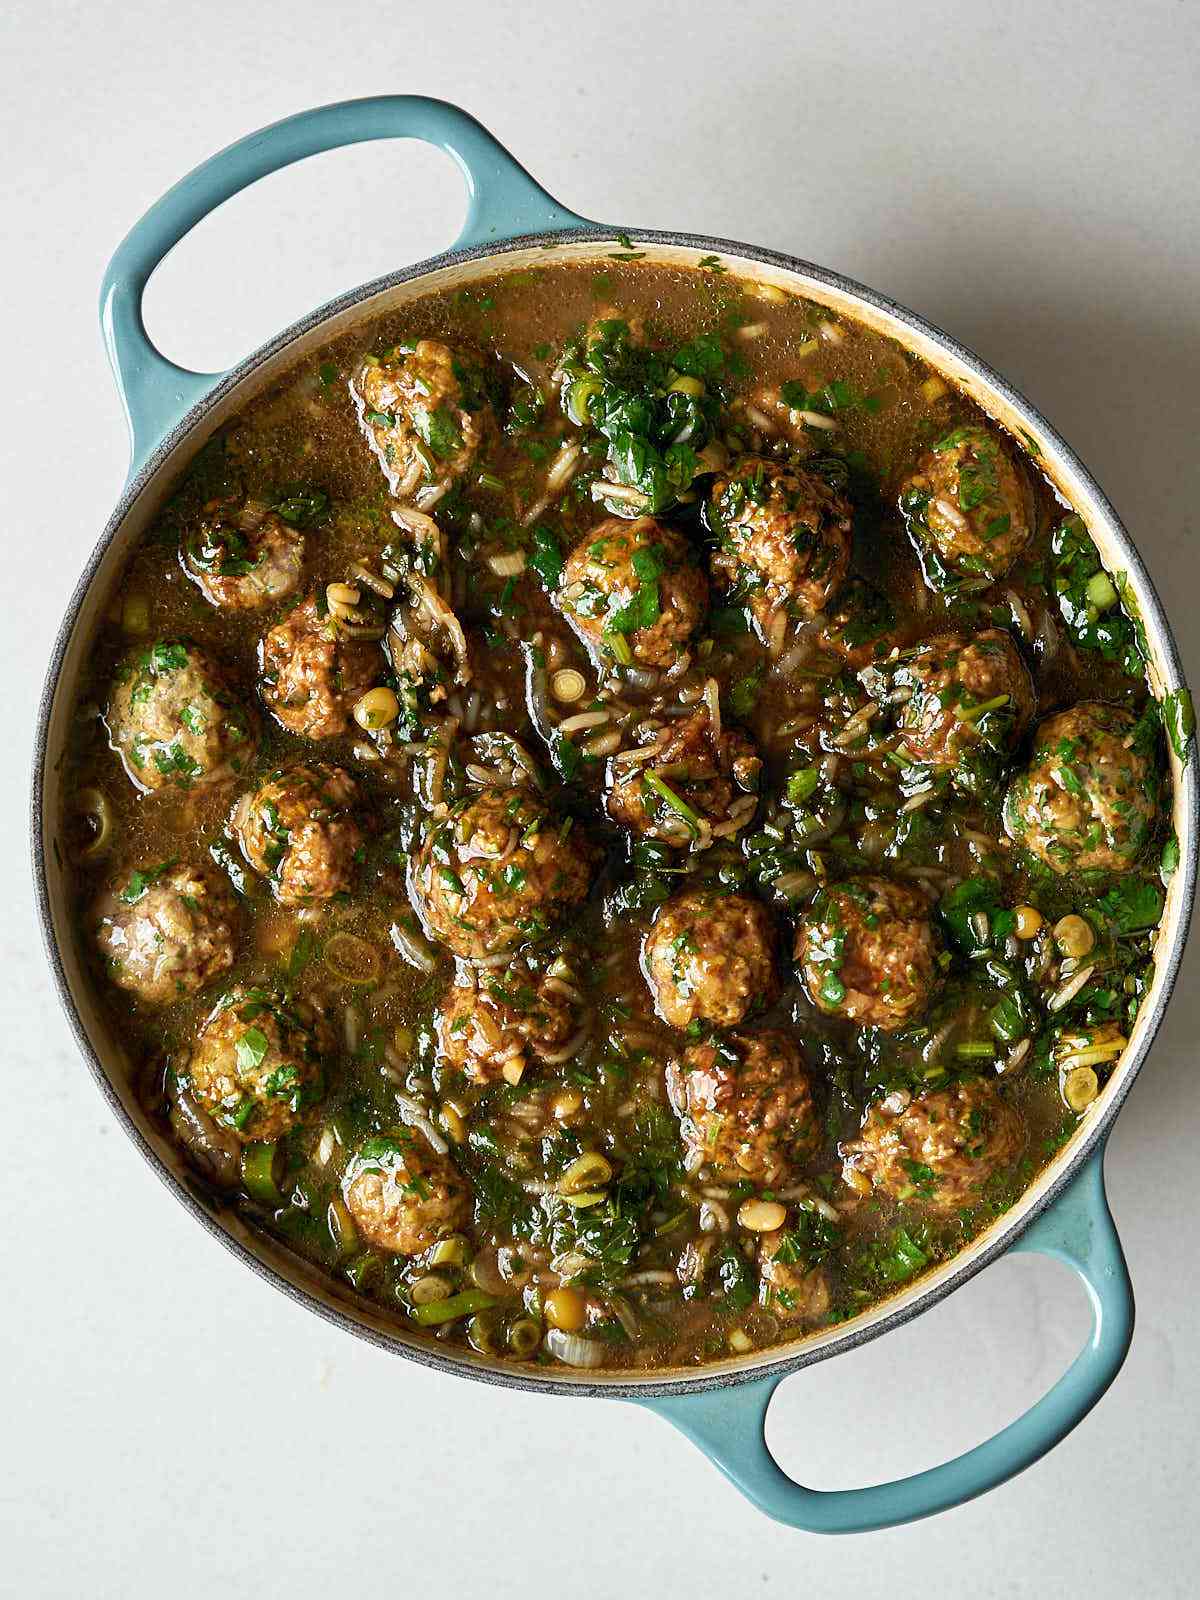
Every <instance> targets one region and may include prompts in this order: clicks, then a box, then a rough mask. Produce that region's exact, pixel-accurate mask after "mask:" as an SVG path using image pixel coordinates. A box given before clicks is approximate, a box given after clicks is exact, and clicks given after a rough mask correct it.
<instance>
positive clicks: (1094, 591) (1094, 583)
mask: <svg viewBox="0 0 1200 1600" xmlns="http://www.w3.org/2000/svg"><path fill="white" fill-rule="evenodd" d="M1084 594H1085V595H1086V596H1087V603H1088V605H1089V606H1095V608H1096V610H1097V611H1110V610H1111V609H1112V607H1113V606H1115V605H1116V603H1117V599H1118V596H1117V591H1116V589H1115V588H1114V587H1113V581H1112V579H1111V578H1110V577H1109V575H1108V573H1107V572H1096V573H1093V574H1092V576H1091V577H1090V578H1089V579H1088V581H1087V588H1086V589H1085V590H1084Z"/></svg>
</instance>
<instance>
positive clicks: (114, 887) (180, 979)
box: [92, 861, 239, 1006]
mask: <svg viewBox="0 0 1200 1600" xmlns="http://www.w3.org/2000/svg"><path fill="white" fill-rule="evenodd" d="M92 914H93V918H94V920H95V927H96V943H97V944H98V945H99V947H100V950H101V953H102V954H103V956H104V958H105V969H106V971H107V973H108V976H109V977H110V978H111V979H112V981H113V983H115V984H116V985H117V987H118V988H120V989H128V990H129V991H130V992H131V993H133V994H135V995H137V997H138V999H139V1000H143V1001H145V1003H146V1004H147V1005H152V1006H163V1005H168V1004H169V1003H170V1002H171V1001H172V1000H177V999H178V998H179V997H180V996H181V995H185V994H191V993H192V992H193V991H194V990H196V989H202V988H203V987H204V985H205V984H206V983H211V982H212V980H213V979H214V978H219V977H220V976H221V974H222V973H223V972H228V971H229V969H230V967H232V965H233V958H234V947H235V944H236V941H237V927H238V920H239V917H238V904H237V899H236V896H235V895H234V893H233V890H232V889H231V888H230V887H229V884H228V882H227V880H226V879H225V878H224V877H223V876H222V874H221V873H220V872H218V871H217V870H216V868H215V867H213V866H211V865H209V863H208V862H201V863H200V864H199V865H192V864H190V863H185V862H171V861H163V862H160V863H158V864H157V865H154V866H148V867H147V866H142V867H135V868H131V869H130V870H128V871H126V872H123V873H121V874H120V875H119V876H118V877H117V878H116V879H115V881H113V882H112V883H110V884H109V885H108V886H107V887H106V888H105V889H104V890H103V892H102V893H101V894H100V896H99V897H98V899H97V901H96V904H95V907H94V910H93V913H92Z"/></svg>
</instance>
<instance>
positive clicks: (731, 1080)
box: [667, 1030, 821, 1188]
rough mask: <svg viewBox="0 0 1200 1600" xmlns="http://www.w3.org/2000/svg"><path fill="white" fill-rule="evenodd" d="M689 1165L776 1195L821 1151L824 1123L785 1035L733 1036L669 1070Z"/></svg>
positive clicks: (703, 1046)
mask: <svg viewBox="0 0 1200 1600" xmlns="http://www.w3.org/2000/svg"><path fill="white" fill-rule="evenodd" d="M667 1092H668V1093H669V1095H670V1097H671V1104H672V1105H673V1106H674V1107H675V1110H676V1113H677V1114H678V1116H679V1118H680V1123H681V1128H682V1133H683V1141H684V1148H685V1154H684V1166H685V1167H686V1168H687V1170H688V1171H689V1172H695V1171H697V1170H698V1169H700V1168H706V1169H707V1170H708V1171H709V1172H710V1173H712V1175H713V1176H714V1177H718V1178H722V1179H726V1180H729V1181H731V1182H736V1181H738V1180H740V1179H743V1178H745V1179H749V1181H750V1182H751V1183H756V1184H761V1185H763V1186H764V1187H767V1188H774V1187H777V1186H778V1185H780V1184H781V1183H786V1182H789V1181H791V1180H792V1179H793V1178H794V1177H795V1176H796V1173H797V1172H798V1170H799V1169H800V1168H801V1167H802V1166H803V1164H804V1163H805V1162H806V1161H809V1160H811V1159H812V1158H813V1157H814V1156H815V1155H816V1154H817V1153H818V1152H819V1151H820V1148H821V1123H820V1119H819V1118H818V1115H817V1108H816V1103H815V1101H814V1099H813V1090H812V1083H811V1081H810V1079H809V1075H808V1071H807V1069H806V1067H805V1065H804V1058H803V1056H802V1055H801V1053H800V1049H799V1046H798V1045H797V1044H796V1043H795V1041H794V1040H793V1039H792V1038H791V1036H790V1035H788V1034H786V1033H781V1032H779V1031H777V1030H772V1031H767V1032H764V1033H756V1034H744V1033H731V1034H727V1035H726V1036H724V1037H723V1038H721V1039H715V1038H714V1039H709V1040H706V1041H704V1042H703V1043H700V1044H694V1045H691V1046H689V1048H688V1049H686V1050H685V1051H684V1052H683V1055H682V1057H681V1058H680V1059H678V1060H673V1061H671V1062H670V1063H669V1065H668V1067H667Z"/></svg>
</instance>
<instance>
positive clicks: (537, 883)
mask: <svg viewBox="0 0 1200 1600" xmlns="http://www.w3.org/2000/svg"><path fill="white" fill-rule="evenodd" d="M591 876H592V851H591V849H590V847H589V846H588V845H587V843H586V842H585V841H583V840H581V839H580V837H579V835H578V834H577V833H576V832H575V831H574V830H572V829H571V828H570V827H569V825H568V824H566V823H559V822H558V821H556V820H555V818H554V817H552V816H551V815H550V813H549V812H548V811H547V809H546V807H545V805H544V804H543V802H542V801H541V800H540V799H539V798H538V796H537V795H536V794H533V793H531V792H530V791H529V790H528V789H485V790H484V791H483V792H482V793H481V794H478V795H476V796H474V797H473V798H471V799H468V800H465V801H462V802H460V803H459V804H458V805H457V806H456V807H455V808H454V809H453V810H452V811H451V813H450V815H449V817H448V818H447V819H446V820H445V821H444V822H441V823H439V824H438V825H437V826H436V827H435V828H434V829H433V831H432V833H431V834H430V835H429V837H428V839H427V840H426V841H425V843H424V845H423V846H422V847H421V850H420V853H419V855H418V856H417V857H416V859H415V860H414V862H413V866H412V874H411V878H412V882H411V888H412V893H413V898H414V900H415V903H416V906H417V909H418V911H419V912H420V915H421V919H422V921H423V923H424V924H425V930H426V932H427V933H428V934H429V935H430V937H431V938H434V939H437V940H439V941H440V942H441V943H442V944H444V945H445V946H446V948H447V949H448V950H450V951H451V952H452V953H453V954H454V955H456V956H462V957H464V958H465V959H467V960H472V959H475V960H478V959H480V958H482V957H484V956H493V955H497V954H499V953H501V952H503V951H505V950H513V949H516V947H517V946H518V945H522V944H530V943H532V942H533V941H534V940H537V939H541V938H543V937H545V935H546V934H547V933H549V932H550V930H551V929H552V928H553V926H554V925H555V923H556V922H557V921H558V919H559V917H560V916H561V915H562V913H563V912H564V911H565V910H566V909H567V907H568V906H572V905H575V904H576V903H577V902H579V901H580V900H582V899H583V898H584V897H585V895H586V894H587V892H588V886H589V884H590V882H591Z"/></svg>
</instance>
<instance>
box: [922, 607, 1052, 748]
mask: <svg viewBox="0 0 1200 1600" xmlns="http://www.w3.org/2000/svg"><path fill="white" fill-rule="evenodd" d="M892 688H893V691H900V690H907V691H909V698H908V700H907V701H905V703H904V705H903V706H902V707H901V710H900V715H899V718H898V726H899V729H900V742H901V745H902V747H903V749H904V751H905V753H906V754H907V755H909V756H911V757H912V759H913V760H914V761H918V762H923V763H928V764H929V765H930V766H934V767H958V766H959V765H960V763H961V762H962V761H963V759H964V757H969V756H970V755H972V754H982V753H986V752H989V751H991V752H994V753H995V754H997V755H1001V756H1004V755H1008V754H1009V753H1011V751H1012V749H1013V747H1014V746H1015V745H1016V743H1017V741H1018V740H1019V739H1020V738H1021V736H1022V734H1023V733H1024V732H1025V729H1026V728H1027V727H1028V726H1029V722H1030V719H1031V718H1032V716H1033V706H1034V688H1033V679H1032V678H1031V677H1030V676H1029V669H1028V668H1027V667H1026V665H1025V663H1024V661H1022V660H1021V657H1020V655H1019V654H1018V653H1017V648H1016V646H1015V645H1014V644H1013V642H1012V640H1011V639H1010V638H1009V636H1008V634H1007V633H1004V632H1002V631H1001V630H1000V629H999V628H986V629H984V631H983V632H982V633H981V634H979V635H978V636H977V637H976V638H974V639H967V638H964V637H963V636H962V635H961V634H953V633H951V634H941V635H939V636H938V637H937V638H936V639H931V640H929V642H928V643H927V644H923V645H921V647H920V648H919V649H918V650H916V651H915V652H914V653H913V654H912V655H910V656H909V657H908V658H907V659H906V660H904V661H902V662H901V664H900V666H899V667H898V668H897V670H896V672H895V673H894V674H893V677H892Z"/></svg>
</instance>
